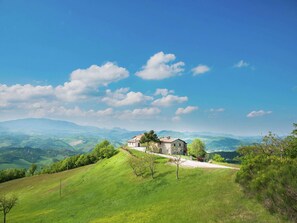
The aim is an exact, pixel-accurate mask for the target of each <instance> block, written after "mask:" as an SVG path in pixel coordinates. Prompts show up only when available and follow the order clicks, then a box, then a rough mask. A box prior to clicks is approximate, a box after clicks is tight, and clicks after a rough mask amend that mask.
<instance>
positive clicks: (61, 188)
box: [60, 179, 62, 198]
mask: <svg viewBox="0 0 297 223" xmlns="http://www.w3.org/2000/svg"><path fill="white" fill-rule="evenodd" d="M61 197H62V180H61V179H60V198H61Z"/></svg>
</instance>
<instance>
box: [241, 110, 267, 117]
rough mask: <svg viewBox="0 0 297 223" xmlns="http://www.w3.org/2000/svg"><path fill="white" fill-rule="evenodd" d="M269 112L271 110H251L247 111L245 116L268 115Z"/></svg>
mask: <svg viewBox="0 0 297 223" xmlns="http://www.w3.org/2000/svg"><path fill="white" fill-rule="evenodd" d="M271 113H272V111H264V110H259V111H252V112H250V113H248V114H247V116H246V117H248V118H255V117H259V116H264V115H269V114H271Z"/></svg>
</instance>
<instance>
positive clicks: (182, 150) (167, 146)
mask: <svg viewBox="0 0 297 223" xmlns="http://www.w3.org/2000/svg"><path fill="white" fill-rule="evenodd" d="M142 136H143V134H141V135H137V136H134V137H133V138H132V139H130V140H128V146H129V147H140V139H141V137H142ZM156 146H157V147H158V148H159V152H160V153H163V154H169V155H172V154H186V153H187V143H186V142H185V141H183V140H181V139H179V138H172V137H170V136H167V137H162V138H160V142H159V143H156Z"/></svg>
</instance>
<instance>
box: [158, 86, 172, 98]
mask: <svg viewBox="0 0 297 223" xmlns="http://www.w3.org/2000/svg"><path fill="white" fill-rule="evenodd" d="M173 93H174V90H168V89H166V88H158V89H157V90H156V92H155V94H154V95H162V96H163V97H164V96H166V95H168V94H173Z"/></svg>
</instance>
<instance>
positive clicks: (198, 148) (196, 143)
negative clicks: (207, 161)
mask: <svg viewBox="0 0 297 223" xmlns="http://www.w3.org/2000/svg"><path fill="white" fill-rule="evenodd" d="M188 154H189V155H191V156H195V157H197V158H204V157H205V155H206V151H205V144H204V143H203V142H202V141H201V140H200V139H194V140H193V142H192V143H191V144H189V145H188Z"/></svg>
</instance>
